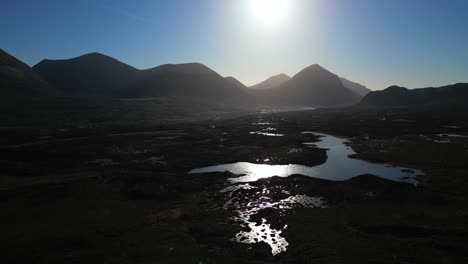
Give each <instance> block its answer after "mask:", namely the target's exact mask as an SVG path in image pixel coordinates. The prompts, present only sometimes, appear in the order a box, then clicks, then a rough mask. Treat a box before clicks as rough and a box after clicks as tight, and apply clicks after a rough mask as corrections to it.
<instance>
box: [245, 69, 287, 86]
mask: <svg viewBox="0 0 468 264" xmlns="http://www.w3.org/2000/svg"><path fill="white" fill-rule="evenodd" d="M289 79H291V77H289V76H288V75H286V74H284V73H281V74H278V75H275V76H272V77H270V78H268V79H266V80H265V81H263V82H261V83H259V84H256V85H254V86H251V87H249V88H250V89H254V90H267V89H271V88H276V87H279V86H280V85H282V84H284V83H285V82H287V81H289Z"/></svg>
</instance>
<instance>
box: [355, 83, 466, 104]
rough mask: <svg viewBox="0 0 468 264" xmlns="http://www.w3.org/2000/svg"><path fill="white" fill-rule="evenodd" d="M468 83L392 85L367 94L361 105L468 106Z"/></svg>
mask: <svg viewBox="0 0 468 264" xmlns="http://www.w3.org/2000/svg"><path fill="white" fill-rule="evenodd" d="M467 101H468V84H467V83H457V84H453V85H447V86H443V87H439V88H433V87H430V88H420V89H413V90H410V89H407V88H404V87H399V86H391V87H389V88H387V89H385V90H383V91H375V92H371V93H369V94H368V95H366V96H365V97H364V98H363V99H362V101H361V102H360V104H359V105H361V106H371V107H389V108H392V107H451V106H466V102H467Z"/></svg>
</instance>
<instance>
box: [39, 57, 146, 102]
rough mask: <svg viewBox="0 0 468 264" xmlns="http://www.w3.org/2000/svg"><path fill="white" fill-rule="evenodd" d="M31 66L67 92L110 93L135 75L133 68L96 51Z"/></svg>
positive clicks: (78, 93)
mask: <svg viewBox="0 0 468 264" xmlns="http://www.w3.org/2000/svg"><path fill="white" fill-rule="evenodd" d="M33 70H34V71H35V72H36V73H37V74H39V75H40V76H41V77H42V78H43V79H45V80H46V81H47V82H49V83H50V84H51V85H53V86H54V87H56V88H57V89H59V90H61V91H62V92H63V93H64V94H65V95H69V96H114V95H116V94H117V93H118V92H119V90H120V89H121V88H122V87H123V86H125V85H127V84H128V83H130V82H132V81H134V80H136V78H137V75H138V70H137V69H135V68H133V67H131V66H129V65H127V64H125V63H122V62H120V61H118V60H116V59H114V58H111V57H108V56H106V55H102V54H99V53H90V54H86V55H83V56H80V57H76V58H73V59H67V60H43V61H41V62H39V63H38V64H37V65H35V66H34V67H33Z"/></svg>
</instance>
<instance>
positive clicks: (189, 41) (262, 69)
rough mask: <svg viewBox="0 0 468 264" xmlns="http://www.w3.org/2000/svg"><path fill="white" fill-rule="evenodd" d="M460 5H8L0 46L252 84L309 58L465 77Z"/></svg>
mask: <svg viewBox="0 0 468 264" xmlns="http://www.w3.org/2000/svg"><path fill="white" fill-rule="evenodd" d="M467 11H468V2H467V1H464V0H453V1H438V0H414V1H403V0H395V1H390V0H388V1H372V0H356V1H338V0H328V1H325V0H237V1H234V0H198V1H191V0H172V1H164V2H162V1H150V0H140V1H132V2H129V1H123V0H116V1H103V0H94V1H92V0H83V1H75V2H68V1H57V0H44V1H41V2H38V1H32V0H18V1H9V2H7V3H4V4H3V6H2V12H1V13H2V15H1V16H0V30H1V32H2V34H1V35H0V43H2V44H1V46H0V48H2V49H5V50H6V51H7V52H9V53H11V54H13V55H14V56H16V57H17V58H19V59H21V60H23V61H25V62H26V63H28V64H29V65H33V64H36V63H37V62H39V61H40V60H42V59H67V58H72V57H77V56H79V55H83V54H85V53H90V52H100V53H103V54H106V55H109V56H112V57H114V58H117V59H119V60H121V61H123V62H125V63H128V64H130V65H132V66H135V67H137V68H140V69H143V68H150V67H154V66H157V65H160V64H166V63H185V62H200V63H203V64H206V65H207V66H209V67H210V68H212V69H214V70H216V71H217V72H219V73H220V74H222V75H224V76H234V77H235V78H237V79H239V80H240V81H242V82H243V83H245V84H246V85H253V84H256V83H258V82H261V81H263V80H265V79H266V78H268V77H270V76H272V75H276V74H279V73H286V74H288V75H290V76H292V75H294V74H296V73H297V72H298V71H300V70H301V69H303V68H305V67H306V66H308V65H311V64H315V63H318V64H320V65H322V66H324V67H325V68H327V69H329V70H331V71H332V72H335V73H337V74H339V75H341V76H342V77H345V78H347V79H350V80H353V81H356V82H359V83H362V84H364V85H366V86H368V87H369V88H371V89H383V88H386V87H388V86H390V85H394V84H396V85H400V86H405V87H409V88H416V87H427V86H441V85H445V84H449V83H456V82H468V77H467V76H468V75H467V74H466V73H467V72H468V60H467V58H468V45H466V43H468V28H467V27H466V25H467V24H468V17H467V16H466V12H467Z"/></svg>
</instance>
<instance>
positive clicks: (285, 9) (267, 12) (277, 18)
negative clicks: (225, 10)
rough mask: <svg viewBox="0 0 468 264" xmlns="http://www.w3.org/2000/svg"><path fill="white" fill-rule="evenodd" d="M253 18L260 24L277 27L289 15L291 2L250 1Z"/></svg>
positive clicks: (279, 0) (271, 0)
mask: <svg viewBox="0 0 468 264" xmlns="http://www.w3.org/2000/svg"><path fill="white" fill-rule="evenodd" d="M249 5H250V6H249V8H250V12H251V13H252V16H253V17H254V18H255V20H256V21H257V22H258V23H261V24H264V25H277V24H280V23H282V22H284V21H285V19H286V18H287V16H288V14H289V5H290V0H249Z"/></svg>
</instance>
